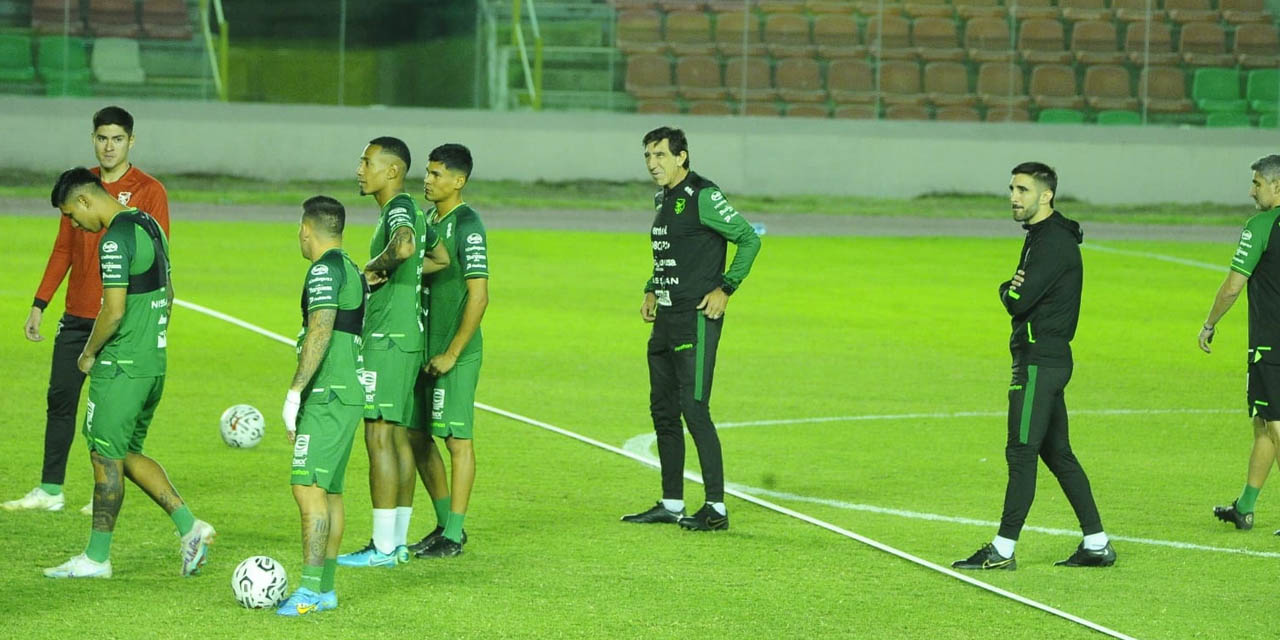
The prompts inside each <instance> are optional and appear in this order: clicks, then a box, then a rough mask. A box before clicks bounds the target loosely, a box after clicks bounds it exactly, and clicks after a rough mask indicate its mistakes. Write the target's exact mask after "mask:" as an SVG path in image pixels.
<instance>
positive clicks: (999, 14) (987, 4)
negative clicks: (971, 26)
mask: <svg viewBox="0 0 1280 640" xmlns="http://www.w3.org/2000/svg"><path fill="white" fill-rule="evenodd" d="M952 4H954V5H955V7H956V15H957V16H960V18H961V19H962V20H969V19H970V18H1003V17H1004V16H1005V15H1006V14H1005V9H1004V7H1002V6H1000V0H952Z"/></svg>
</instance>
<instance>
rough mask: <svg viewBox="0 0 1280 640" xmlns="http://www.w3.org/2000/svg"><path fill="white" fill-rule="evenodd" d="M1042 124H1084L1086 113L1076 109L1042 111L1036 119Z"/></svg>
mask: <svg viewBox="0 0 1280 640" xmlns="http://www.w3.org/2000/svg"><path fill="white" fill-rule="evenodd" d="M1036 122H1039V123H1040V124H1080V123H1082V122H1084V112H1083V111H1077V110H1075V109H1042V110H1041V111H1040V115H1039V116H1038V117H1037V118H1036Z"/></svg>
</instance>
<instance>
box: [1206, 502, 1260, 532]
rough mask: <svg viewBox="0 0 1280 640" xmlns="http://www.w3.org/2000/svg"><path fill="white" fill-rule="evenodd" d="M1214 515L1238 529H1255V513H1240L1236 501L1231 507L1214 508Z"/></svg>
mask: <svg viewBox="0 0 1280 640" xmlns="http://www.w3.org/2000/svg"><path fill="white" fill-rule="evenodd" d="M1213 515H1214V517H1216V518H1217V519H1219V520H1221V521H1223V522H1230V523H1231V524H1234V525H1236V528H1237V529H1241V530H1244V531H1248V530H1250V529H1252V528H1253V512H1252V511H1250V512H1249V513H1240V512H1239V511H1237V510H1236V501H1235V500H1232V501H1231V506H1229V507H1214V508H1213Z"/></svg>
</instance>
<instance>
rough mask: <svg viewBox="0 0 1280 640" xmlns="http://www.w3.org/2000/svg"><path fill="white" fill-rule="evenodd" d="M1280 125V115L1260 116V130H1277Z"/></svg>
mask: <svg viewBox="0 0 1280 640" xmlns="http://www.w3.org/2000/svg"><path fill="white" fill-rule="evenodd" d="M1278 125H1280V114H1277V113H1264V114H1262V115H1260V116H1258V128H1259V129H1275V128H1276V126H1278Z"/></svg>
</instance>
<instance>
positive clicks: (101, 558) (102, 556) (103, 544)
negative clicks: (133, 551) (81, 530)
mask: <svg viewBox="0 0 1280 640" xmlns="http://www.w3.org/2000/svg"><path fill="white" fill-rule="evenodd" d="M84 555H86V556H89V559H90V560H92V561H94V562H106V561H107V558H110V557H111V532H110V531H98V530H97V529H91V530H90V531H89V546H88V547H87V548H86V549H85V550H84Z"/></svg>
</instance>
